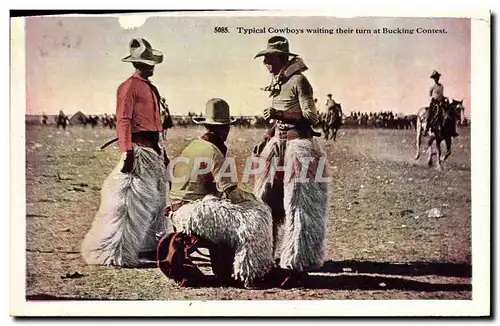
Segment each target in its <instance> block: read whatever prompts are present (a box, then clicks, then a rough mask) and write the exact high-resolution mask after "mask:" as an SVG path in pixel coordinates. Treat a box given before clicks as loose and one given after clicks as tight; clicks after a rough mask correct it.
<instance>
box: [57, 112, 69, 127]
mask: <svg viewBox="0 0 500 326" xmlns="http://www.w3.org/2000/svg"><path fill="white" fill-rule="evenodd" d="M68 121H69V118H68V117H67V116H66V115H65V114H64V113H63V111H59V116H58V117H57V120H56V124H57V129H59V126H62V127H63V129H64V130H66V126H67V125H68Z"/></svg>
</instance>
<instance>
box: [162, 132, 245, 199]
mask: <svg viewBox="0 0 500 326" xmlns="http://www.w3.org/2000/svg"><path fill="white" fill-rule="evenodd" d="M225 160H226V159H225V157H224V155H223V154H222V153H221V151H220V150H219V149H218V148H217V146H215V145H214V144H212V143H210V142H208V141H206V140H203V139H195V140H193V141H192V142H191V143H190V144H189V145H188V146H187V147H186V148H185V149H184V150H183V151H182V153H181V154H180V155H179V156H178V157H176V158H174V159H173V160H172V162H171V164H174V166H173V175H172V188H171V189H170V201H171V202H172V203H176V202H180V201H188V202H190V201H195V200H198V199H202V198H203V197H204V196H205V195H208V194H213V195H218V194H219V193H221V192H224V191H225V190H227V189H228V188H231V187H233V186H236V185H237V177H236V171H232V173H233V174H234V180H232V178H231V176H225V175H223V176H221V175H220V174H221V173H223V172H226V173H228V169H227V165H226V166H224V162H225ZM221 168H223V169H222V170H221ZM229 171H230V170H229ZM181 178H182V179H184V180H180V179H181Z"/></svg>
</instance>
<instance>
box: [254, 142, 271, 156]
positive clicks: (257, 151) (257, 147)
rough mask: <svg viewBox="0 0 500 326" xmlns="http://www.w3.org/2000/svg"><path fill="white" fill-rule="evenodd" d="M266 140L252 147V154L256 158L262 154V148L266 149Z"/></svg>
mask: <svg viewBox="0 0 500 326" xmlns="http://www.w3.org/2000/svg"><path fill="white" fill-rule="evenodd" d="M267 141H268V140H267V139H265V138H264V139H262V140H261V141H259V142H258V143H257V144H256V145H255V146H254V147H253V151H252V152H253V153H254V154H255V155H256V156H259V155H260V153H262V151H263V150H264V147H266V144H267Z"/></svg>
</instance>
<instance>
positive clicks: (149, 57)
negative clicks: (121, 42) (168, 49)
mask: <svg viewBox="0 0 500 326" xmlns="http://www.w3.org/2000/svg"><path fill="white" fill-rule="evenodd" d="M129 48H130V55H129V56H127V57H125V58H123V59H122V61H123V62H139V63H145V64H147V65H150V66H154V65H156V64H159V63H162V62H163V53H161V52H160V51H158V50H154V49H153V48H152V47H151V44H150V43H149V42H148V41H146V40H145V39H143V38H135V39H133V40H132V41H130V44H129Z"/></svg>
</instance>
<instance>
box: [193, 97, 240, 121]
mask: <svg viewBox="0 0 500 326" xmlns="http://www.w3.org/2000/svg"><path fill="white" fill-rule="evenodd" d="M192 119H193V122H194V123H197V124H204V125H229V124H233V123H234V122H235V121H236V119H234V118H231V116H230V115H229V104H227V102H226V101H224V100H223V99H220V98H213V99H211V100H209V101H208V102H207V105H206V106H205V116H204V117H203V118H195V117H193V118H192Z"/></svg>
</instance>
